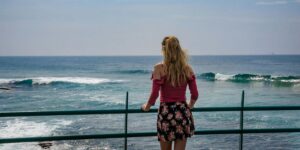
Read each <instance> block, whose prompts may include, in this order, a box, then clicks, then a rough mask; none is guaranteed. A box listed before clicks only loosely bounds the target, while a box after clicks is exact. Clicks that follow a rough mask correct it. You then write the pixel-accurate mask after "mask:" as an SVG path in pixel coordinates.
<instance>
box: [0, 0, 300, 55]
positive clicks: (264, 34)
mask: <svg viewBox="0 0 300 150" xmlns="http://www.w3.org/2000/svg"><path fill="white" fill-rule="evenodd" d="M166 35H175V36H177V37H178V38H179V40H180V42H181V45H182V47H183V48H186V49H188V53H189V54H191V55H207V54H209V55H219V54H220V55H232V54H233V55H236V54H243V55H244V54H272V53H274V54H300V0H184V1H183V0H180V1H179V0H128V1H126V0H106V1H104V0H1V1H0V55H160V49H161V41H162V39H163V37H164V36H166Z"/></svg>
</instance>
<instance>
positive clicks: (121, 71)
mask: <svg viewBox="0 0 300 150" xmlns="http://www.w3.org/2000/svg"><path fill="white" fill-rule="evenodd" d="M117 73H121V74H149V73H151V70H143V69H135V70H120V71H117Z"/></svg>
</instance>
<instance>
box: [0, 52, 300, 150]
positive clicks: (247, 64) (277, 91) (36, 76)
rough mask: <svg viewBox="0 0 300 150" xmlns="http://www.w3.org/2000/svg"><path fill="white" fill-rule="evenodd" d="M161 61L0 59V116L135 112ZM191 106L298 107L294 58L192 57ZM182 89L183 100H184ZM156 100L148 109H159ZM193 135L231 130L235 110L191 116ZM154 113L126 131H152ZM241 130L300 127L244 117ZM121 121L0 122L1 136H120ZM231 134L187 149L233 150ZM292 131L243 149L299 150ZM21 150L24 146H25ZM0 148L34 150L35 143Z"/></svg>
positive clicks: (272, 114) (299, 62) (292, 116)
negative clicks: (193, 92) (194, 92)
mask: <svg viewBox="0 0 300 150" xmlns="http://www.w3.org/2000/svg"><path fill="white" fill-rule="evenodd" d="M161 60H162V57H161V56H122V57H120V56H106V57H0V64H1V65H0V87H5V88H10V89H11V90H8V91H7V90H1V91H0V103H1V105H0V110H1V112H6V111H45V110H49V111H50V110H78V109H82V110H88V109H123V108H124V103H125V96H126V95H125V94H126V91H128V92H129V107H130V108H139V107H140V105H141V104H143V103H144V102H145V101H147V99H148V97H149V94H150V90H151V80H150V77H151V71H152V69H153V65H154V64H156V63H157V62H159V61H161ZM190 63H191V65H192V66H193V68H194V71H195V72H196V73H197V85H198V90H199V99H198V101H197V103H196V105H195V106H196V107H217V106H239V105H240V98H241V92H242V90H245V92H246V96H245V106H279V105H285V106H291V105H293V106H294V105H300V69H299V68H300V56H299V55H294V56H292V55H283V56H277V55H272V56H191V57H190ZM189 96H190V95H189V91H187V98H188V97H189ZM158 105H159V99H157V101H156V105H155V107H158ZM194 118H195V121H196V129H197V130H202V129H237V128H239V113H238V112H201V113H200V112H198V113H194ZM155 121H156V114H130V115H129V125H128V127H129V132H138V131H141V132H143V131H156V124H155ZM244 123H245V124H244V127H245V128H293V127H295V128H296V127H298V128H299V127H300V119H299V112H298V111H261V112H245V121H244ZM123 125H124V116H123V115H91V116H49V117H22V118H1V119H0V138H5V137H23V136H52V135H77V134H96V133H118V132H123ZM238 138H239V136H238V135H197V136H193V138H191V139H190V140H189V141H188V145H187V148H188V149H195V150H198V149H237V148H238ZM299 139H300V134H299V133H280V134H277V133H273V134H247V135H245V136H244V143H245V144H244V149H300V140H299ZM123 141H124V140H123V139H105V140H79V141H57V142H54V145H53V146H52V149H93V148H96V147H97V148H99V149H122V148H123ZM24 144H25V145H26V147H24ZM128 144H129V145H128V147H129V149H143V148H144V147H145V146H146V147H147V149H159V143H158V142H157V139H156V137H147V138H130V139H129V143H128ZM0 149H40V147H39V146H38V145H37V143H22V144H2V145H0Z"/></svg>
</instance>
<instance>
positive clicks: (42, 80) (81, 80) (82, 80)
mask: <svg viewBox="0 0 300 150" xmlns="http://www.w3.org/2000/svg"><path fill="white" fill-rule="evenodd" d="M29 80H31V81H32V84H38V85H39V84H51V83H54V82H66V83H78V84H101V83H110V82H111V83H121V82H126V81H127V80H114V79H107V78H90V77H34V78H15V79H0V84H14V83H19V82H25V81H29Z"/></svg>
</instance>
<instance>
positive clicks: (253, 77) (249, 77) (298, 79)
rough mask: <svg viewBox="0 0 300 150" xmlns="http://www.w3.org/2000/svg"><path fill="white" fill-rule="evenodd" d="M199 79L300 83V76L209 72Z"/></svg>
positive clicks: (201, 75) (199, 76)
mask: <svg viewBox="0 0 300 150" xmlns="http://www.w3.org/2000/svg"><path fill="white" fill-rule="evenodd" d="M197 77H198V78H200V79H204V80H209V81H233V82H250V81H267V82H281V83H300V76H272V75H258V74H234V75H226V74H221V73H213V72H207V73H202V74H200V75H198V76H197Z"/></svg>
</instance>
